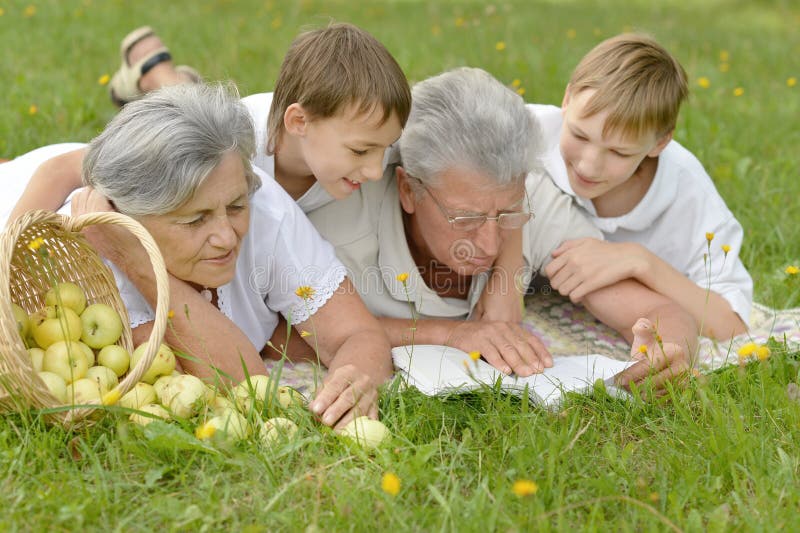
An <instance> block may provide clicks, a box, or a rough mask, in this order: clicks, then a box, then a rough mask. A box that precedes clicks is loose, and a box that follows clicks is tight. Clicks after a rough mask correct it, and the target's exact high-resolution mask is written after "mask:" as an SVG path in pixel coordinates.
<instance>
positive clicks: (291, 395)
mask: <svg viewBox="0 0 800 533" xmlns="http://www.w3.org/2000/svg"><path fill="white" fill-rule="evenodd" d="M278 404H280V406H281V407H283V408H284V409H288V408H289V407H290V406H293V405H296V406H298V407H303V406H304V405H305V404H306V398H305V396H303V395H302V394H300V391H298V390H297V389H294V388H292V387H289V386H286V385H282V386H280V387H278Z"/></svg>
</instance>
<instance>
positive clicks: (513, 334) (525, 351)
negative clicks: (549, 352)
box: [509, 324, 544, 376]
mask: <svg viewBox="0 0 800 533" xmlns="http://www.w3.org/2000/svg"><path fill="white" fill-rule="evenodd" d="M509 337H510V338H511V339H512V342H513V347H514V349H515V350H516V352H517V353H518V354H519V357H520V364H519V365H518V366H517V367H515V368H514V372H516V373H517V374H519V375H520V376H530V375H531V374H539V373H541V372H542V371H543V370H544V362H543V361H542V360H541V358H540V357H539V354H538V353H537V351H536V350H535V349H534V347H533V346H532V345H531V343H530V341H529V339H528V337H532V335H531V334H530V333H528V332H527V331H525V330H524V329H522V328H521V327H520V326H517V325H516V324H514V325H513V327H511V328H509ZM512 366H513V365H512Z"/></svg>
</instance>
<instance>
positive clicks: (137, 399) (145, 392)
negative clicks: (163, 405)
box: [119, 381, 157, 409]
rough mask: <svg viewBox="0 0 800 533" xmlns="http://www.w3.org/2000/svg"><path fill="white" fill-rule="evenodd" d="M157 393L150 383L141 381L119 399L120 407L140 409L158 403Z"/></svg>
mask: <svg viewBox="0 0 800 533" xmlns="http://www.w3.org/2000/svg"><path fill="white" fill-rule="evenodd" d="M156 400H157V398H156V391H155V389H154V388H153V386H152V385H150V384H149V383H142V382H141V381H140V382H139V383H137V384H136V385H134V386H133V388H132V389H131V390H129V391H128V392H127V393H126V394H125V396H123V397H122V398H120V399H119V405H121V406H122V407H127V408H129V409H139V408H141V407H142V406H143V405H147V404H149V403H156Z"/></svg>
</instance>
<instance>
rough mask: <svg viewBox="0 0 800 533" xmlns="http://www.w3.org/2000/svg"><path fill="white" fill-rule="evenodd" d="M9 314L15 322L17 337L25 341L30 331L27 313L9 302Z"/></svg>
mask: <svg viewBox="0 0 800 533" xmlns="http://www.w3.org/2000/svg"><path fill="white" fill-rule="evenodd" d="M11 313H12V314H13V315H14V320H16V321H17V331H19V336H20V337H22V338H23V339H25V338H26V337H27V336H28V331H30V329H31V322H30V320H29V319H28V313H26V312H25V310H24V309H23V308H21V307H20V306H18V305H17V304H15V303H14V302H11Z"/></svg>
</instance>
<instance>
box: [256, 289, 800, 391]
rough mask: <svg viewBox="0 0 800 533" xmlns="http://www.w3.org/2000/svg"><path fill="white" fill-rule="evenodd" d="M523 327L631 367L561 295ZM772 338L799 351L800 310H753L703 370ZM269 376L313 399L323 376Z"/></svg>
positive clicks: (310, 372) (552, 345)
mask: <svg viewBox="0 0 800 533" xmlns="http://www.w3.org/2000/svg"><path fill="white" fill-rule="evenodd" d="M523 326H524V327H525V328H526V329H528V330H529V331H531V332H532V333H534V334H536V335H538V336H539V337H540V338H541V339H542V341H543V342H544V344H545V346H547V349H548V350H550V353H552V354H553V355H581V354H591V353H599V354H602V355H606V356H609V357H612V358H614V359H619V360H625V361H627V360H628V359H629V358H630V346H629V345H628V343H627V342H626V341H625V339H623V338H622V336H621V335H619V334H618V333H617V332H616V331H614V330H613V329H611V328H609V327H608V326H606V325H605V324H603V323H602V322H600V321H599V320H597V319H595V318H594V317H593V316H592V315H591V314H589V312H588V311H587V310H586V309H584V308H583V307H582V306H580V305H575V304H573V303H572V302H570V301H569V299H567V298H564V297H563V296H561V295H560V294H557V293H550V294H543V293H541V292H539V293H538V294H536V295H533V296H529V297H527V298H526V299H525V314H524V317H523ZM770 337H774V338H775V339H776V340H777V341H778V342H784V341H785V342H786V345H787V348H788V349H789V350H792V351H794V350H800V308H794V309H783V310H775V309H770V308H769V307H766V306H764V305H761V304H753V310H752V312H751V314H750V331H749V332H747V333H745V334H742V335H739V336H737V337H734V338H733V339H730V340H728V341H725V342H717V341H714V340H711V339H707V338H701V339H700V345H699V353H698V363H699V366H700V370H705V371H709V370H713V369H716V368H719V367H721V366H723V365H726V364H731V363H735V362H737V361H738V356H737V351H738V349H739V348H740V347H741V346H742V345H743V344H745V343H748V342H755V343H758V344H763V343H765V342H767V340H768V339H769V338H770ZM267 370H268V371H269V372H273V373H274V372H276V371H280V381H281V383H283V384H286V385H290V386H292V387H294V388H296V389H298V390H299V391H300V392H302V393H303V394H305V395H306V396H308V397H310V396H313V391H314V389H315V388H316V387H315V380H316V381H319V382H321V380H322V378H323V377H324V370H322V371H320V370H319V369H317V368H315V366H314V365H311V364H308V363H298V364H292V363H289V362H283V363H278V362H275V361H269V362H268V363H267Z"/></svg>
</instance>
